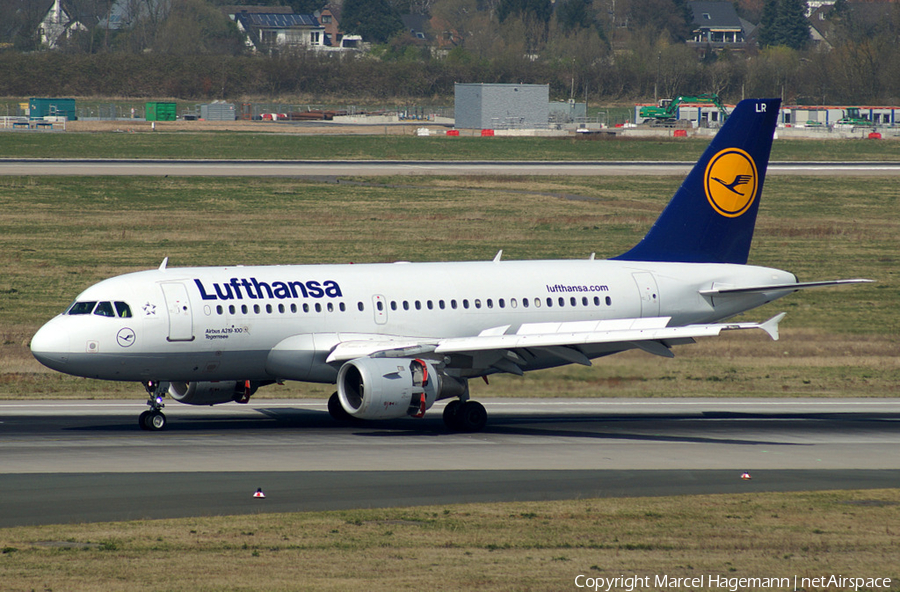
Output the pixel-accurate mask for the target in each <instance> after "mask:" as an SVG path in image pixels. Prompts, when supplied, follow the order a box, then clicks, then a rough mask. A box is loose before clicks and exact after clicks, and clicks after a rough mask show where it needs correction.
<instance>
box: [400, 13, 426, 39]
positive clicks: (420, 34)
mask: <svg viewBox="0 0 900 592" xmlns="http://www.w3.org/2000/svg"><path fill="white" fill-rule="evenodd" d="M400 20H402V21H403V26H404V27H406V31H407V33H409V35H410V37H412V38H413V39H419V40H421V41H425V40H426V39H429V40H430V38H431V36H430V35H429V34H428V32H429V28H430V25H429V23H428V17H427V16H425V15H422V14H403V15H400Z"/></svg>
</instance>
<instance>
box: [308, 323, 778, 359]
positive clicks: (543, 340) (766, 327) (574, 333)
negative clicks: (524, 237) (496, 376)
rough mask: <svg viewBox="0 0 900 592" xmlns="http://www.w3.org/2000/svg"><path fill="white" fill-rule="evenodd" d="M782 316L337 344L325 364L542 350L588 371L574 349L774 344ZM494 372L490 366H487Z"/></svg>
mask: <svg viewBox="0 0 900 592" xmlns="http://www.w3.org/2000/svg"><path fill="white" fill-rule="evenodd" d="M784 316H785V313H781V314H778V315H776V316H774V317H772V318H771V319H769V320H768V321H766V322H764V323H715V324H705V325H685V326H683V327H668V326H667V325H668V323H669V320H670V318H671V317H652V318H635V319H614V320H605V321H576V322H559V323H526V324H523V325H521V326H520V327H519V328H518V329H517V330H516V331H515V332H512V333H511V332H510V329H511V326H510V325H506V326H500V327H494V328H492V329H486V330H484V331H482V332H481V333H479V334H478V335H474V336H470V337H450V338H445V339H416V338H390V339H373V340H352V341H343V342H341V343H339V344H337V345H336V346H335V347H334V348H333V349H332V351H331V353H330V354H329V356H328V358H327V360H326V361H327V362H328V363H333V362H345V361H348V360H352V359H356V358H361V357H409V356H426V355H428V354H439V355H447V354H479V353H484V352H496V353H498V354H502V355H506V357H507V358H512V359H513V360H514V359H515V358H516V356H515V355H513V356H509V355H507V354H508V353H509V352H514V350H521V349H540V350H546V351H548V352H549V353H552V354H553V355H556V356H557V357H561V358H563V359H565V360H567V361H569V362H574V363H578V364H584V365H586V366H589V365H590V364H591V362H590V360H589V359H588V358H587V356H585V355H584V353H583V352H582V351H581V350H580V349H579V346H590V345H599V344H603V345H608V346H615V345H617V344H618V345H621V348H622V349H632V348H635V347H637V348H640V349H643V350H644V351H647V352H648V353H652V354H655V355H659V356H664V357H673V354H672V352H671V350H670V349H669V346H670V345H671V344H673V343H676V342H680V343H690V342H691V341H692V340H693V338H695V337H711V336H716V335H718V334H719V333H720V332H722V331H730V330H738V329H762V330H763V331H765V332H766V333H768V334H769V336H770V337H771V338H772V339H775V340H777V339H778V323H779V322H781V319H783V318H784ZM491 365H493V366H495V367H496V364H491ZM515 368H517V366H515V364H511V365H510V364H507V365H506V367H505V368H503V369H504V370H506V371H511V372H514V373H516V374H519V373H521V369H519V370H518V371H516V370H515Z"/></svg>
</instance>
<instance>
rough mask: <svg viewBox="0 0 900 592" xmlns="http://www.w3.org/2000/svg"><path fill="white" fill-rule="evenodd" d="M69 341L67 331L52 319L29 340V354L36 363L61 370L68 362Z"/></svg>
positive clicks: (56, 320)
mask: <svg viewBox="0 0 900 592" xmlns="http://www.w3.org/2000/svg"><path fill="white" fill-rule="evenodd" d="M70 351H71V348H70V340H69V334H68V332H67V331H65V330H64V329H63V327H61V326H60V323H59V322H58V319H53V320H52V321H50V322H49V323H47V324H46V325H44V326H43V327H41V328H40V329H38V332H37V333H35V334H34V337H32V338H31V354H32V355H33V356H34V357H35V358H36V359H37V361H38V362H40V363H41V364H43V365H44V366H47V367H48V368H52V369H54V370H63V369H64V368H65V365H66V363H67V362H68V361H69V352H70Z"/></svg>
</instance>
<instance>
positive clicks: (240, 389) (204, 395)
mask: <svg viewBox="0 0 900 592" xmlns="http://www.w3.org/2000/svg"><path fill="white" fill-rule="evenodd" d="M257 388H259V385H256V384H254V383H250V387H249V392H248V388H247V383H246V382H245V381H240V382H238V381H234V380H223V381H221V382H170V383H169V396H170V397H172V398H173V399H175V400H176V401H178V402H179V403H184V404H186V405H218V404H220V403H230V402H231V401H239V400H242V399H243V400H245V399H246V398H249V396H250V395H252V394H253V393H255V392H256V389H257Z"/></svg>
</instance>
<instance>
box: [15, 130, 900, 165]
mask: <svg viewBox="0 0 900 592" xmlns="http://www.w3.org/2000/svg"><path fill="white" fill-rule="evenodd" d="M279 129H284V128H279ZM414 129H415V128H410V129H409V130H408V131H406V132H405V133H406V134H407V135H397V134H395V133H394V132H392V133H391V135H374V136H363V135H354V136H340V135H328V134H325V135H322V134H318V135H300V134H292V133H252V132H243V133H241V132H215V133H208V132H207V133H191V132H171V133H169V132H156V133H28V132H8V133H0V158H153V159H167V158H201V159H205V158H224V159H233V158H246V159H288V160H326V159H349V160H365V159H388V160H600V161H603V160H614V161H625V160H666V161H673V160H674V161H692V160H695V159H697V158H698V157H699V156H700V154H701V152H702V151H703V149H704V148H705V147H706V145H707V144H708V143H709V140H708V139H705V138H684V139H681V138H678V139H676V138H667V139H666V138H659V139H643V140H636V139H629V140H617V139H606V138H605V137H599V138H594V139H586V138H571V137H566V138H481V137H458V138H448V137H422V138H420V137H414V136H412V135H411V134H412V133H413V131H414ZM898 159H900V142H895V141H873V140H784V141H781V140H780V141H776V142H775V144H774V146H773V148H772V160H778V161H806V160H829V161H844V160H871V161H886V160H892V161H896V160H898Z"/></svg>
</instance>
